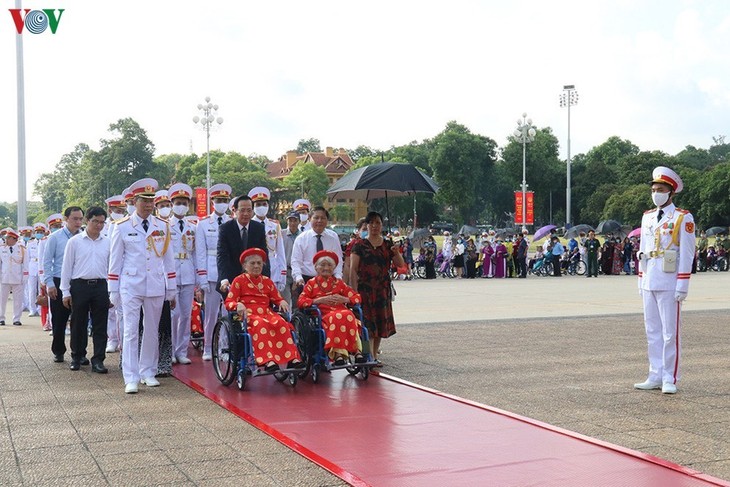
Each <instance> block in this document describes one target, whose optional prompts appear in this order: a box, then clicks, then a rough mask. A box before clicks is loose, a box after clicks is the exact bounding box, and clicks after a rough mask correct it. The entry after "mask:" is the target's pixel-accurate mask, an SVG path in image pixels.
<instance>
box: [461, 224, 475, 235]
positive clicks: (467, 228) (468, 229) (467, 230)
mask: <svg viewBox="0 0 730 487" xmlns="http://www.w3.org/2000/svg"><path fill="white" fill-rule="evenodd" d="M459 233H460V234H462V235H464V236H467V235H479V229H478V228H477V227H472V226H471V225H462V226H461V228H460V229H459Z"/></svg>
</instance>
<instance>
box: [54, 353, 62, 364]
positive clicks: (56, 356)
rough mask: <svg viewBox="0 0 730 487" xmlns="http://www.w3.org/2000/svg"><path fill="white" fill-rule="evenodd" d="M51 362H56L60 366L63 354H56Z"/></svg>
mask: <svg viewBox="0 0 730 487" xmlns="http://www.w3.org/2000/svg"><path fill="white" fill-rule="evenodd" d="M53 361H54V362H56V363H57V364H60V363H61V362H63V354H62V353H57V354H56V355H54V356H53Z"/></svg>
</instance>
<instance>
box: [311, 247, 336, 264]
mask: <svg viewBox="0 0 730 487" xmlns="http://www.w3.org/2000/svg"><path fill="white" fill-rule="evenodd" d="M322 257H329V258H330V259H332V260H334V261H335V265H337V264H339V263H340V259H339V257H337V254H335V253H334V252H332V251H331V250H320V251H319V252H317V253H316V254H314V257H313V258H312V263H313V264H316V263H317V261H318V260H319V259H321V258H322Z"/></svg>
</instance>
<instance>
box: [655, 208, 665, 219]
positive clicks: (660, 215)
mask: <svg viewBox="0 0 730 487" xmlns="http://www.w3.org/2000/svg"><path fill="white" fill-rule="evenodd" d="M663 216H664V210H662V209H661V208H659V213H657V216H656V221H659V220H661V219H662V217H663Z"/></svg>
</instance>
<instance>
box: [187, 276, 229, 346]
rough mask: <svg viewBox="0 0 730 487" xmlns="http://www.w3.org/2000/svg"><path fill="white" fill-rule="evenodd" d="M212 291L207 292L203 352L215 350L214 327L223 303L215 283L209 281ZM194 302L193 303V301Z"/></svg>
mask: <svg viewBox="0 0 730 487" xmlns="http://www.w3.org/2000/svg"><path fill="white" fill-rule="evenodd" d="M208 285H209V286H210V292H209V293H205V322H204V323H203V354H210V353H212V350H213V328H215V322H216V321H218V312H219V310H220V309H221V305H222V304H223V296H221V293H219V292H218V291H216V290H215V283H214V282H209V283H208ZM191 304H192V303H191Z"/></svg>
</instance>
